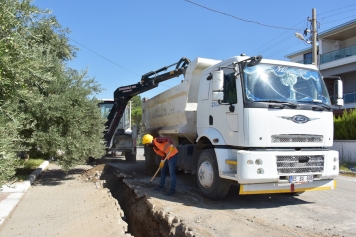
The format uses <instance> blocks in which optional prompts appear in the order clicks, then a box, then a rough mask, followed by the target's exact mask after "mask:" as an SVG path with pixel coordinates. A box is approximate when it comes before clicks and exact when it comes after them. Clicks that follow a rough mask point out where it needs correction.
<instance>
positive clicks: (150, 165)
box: [144, 146, 158, 172]
mask: <svg viewBox="0 0 356 237" xmlns="http://www.w3.org/2000/svg"><path fill="white" fill-rule="evenodd" d="M144 151H145V164H146V169H147V171H149V172H154V171H155V170H156V169H157V168H158V164H157V163H156V153H155V152H154V150H153V148H152V147H150V146H145V147H144Z"/></svg>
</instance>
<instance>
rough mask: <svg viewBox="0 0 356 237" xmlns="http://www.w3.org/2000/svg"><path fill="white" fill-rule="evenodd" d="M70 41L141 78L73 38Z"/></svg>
mask: <svg viewBox="0 0 356 237" xmlns="http://www.w3.org/2000/svg"><path fill="white" fill-rule="evenodd" d="M67 37H68V36H67ZM68 39H70V40H72V41H74V42H75V43H77V44H79V45H80V46H82V47H84V48H86V49H87V50H89V51H90V52H92V53H94V54H96V55H98V56H99V57H101V58H103V59H105V60H106V61H108V62H111V63H112V64H114V65H116V66H118V67H120V68H122V69H124V70H126V71H128V72H131V73H133V74H135V75H138V76H141V75H139V74H137V73H136V72H133V71H131V70H129V69H127V68H125V67H123V66H121V65H119V64H117V63H115V62H113V61H111V60H110V59H108V58H106V57H104V56H102V55H100V54H98V53H97V52H95V51H94V50H91V49H90V48H88V47H86V46H85V45H83V44H81V43H79V42H78V41H76V40H74V39H72V38H70V37H68Z"/></svg>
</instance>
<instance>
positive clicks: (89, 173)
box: [80, 164, 105, 183]
mask: <svg viewBox="0 0 356 237" xmlns="http://www.w3.org/2000/svg"><path fill="white" fill-rule="evenodd" d="M104 167H105V165H104V164H101V165H97V166H95V167H94V168H92V169H89V170H86V171H84V172H83V173H82V174H81V176H80V177H81V178H82V179H83V180H85V181H89V182H93V183H96V182H98V181H99V180H100V177H101V175H102V173H103V170H104Z"/></svg>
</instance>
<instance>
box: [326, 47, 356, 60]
mask: <svg viewBox="0 0 356 237" xmlns="http://www.w3.org/2000/svg"><path fill="white" fill-rule="evenodd" d="M353 55H356V45H352V46H349V47H346V48H343V49H340V50H335V51H332V52H329V53H325V54H322V55H320V64H323V63H327V62H331V61H335V60H338V59H341V58H346V57H350V56H353Z"/></svg>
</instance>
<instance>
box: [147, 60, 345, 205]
mask: <svg viewBox="0 0 356 237" xmlns="http://www.w3.org/2000/svg"><path fill="white" fill-rule="evenodd" d="M335 88H336V89H335V93H336V94H335V95H334V99H335V104H336V105H342V104H343V100H342V82H341V80H335ZM331 106H332V103H331V101H330V97H329V93H328V90H327V88H326V86H325V83H324V80H323V77H322V76H321V74H320V72H319V71H318V69H317V67H316V66H315V65H303V64H297V63H292V62H286V61H277V60H268V59H262V57H261V56H256V57H247V56H245V55H241V56H235V57H232V58H229V59H227V60H224V61H220V60H212V59H206V58H197V59H195V60H194V61H192V62H190V63H189V65H188V67H187V68H186V70H185V73H184V80H182V82H181V83H180V84H178V85H177V86H175V87H173V88H171V89H169V90H167V91H164V92H163V93H161V94H158V95H156V96H155V97H153V98H151V99H146V98H144V99H143V103H142V111H143V112H142V122H143V125H144V133H149V134H151V135H153V136H154V137H156V136H169V137H171V138H172V139H173V141H174V144H175V146H176V147H177V148H178V150H179V152H178V161H177V168H180V169H184V170H185V171H186V172H191V173H193V174H196V175H197V183H198V186H199V189H200V191H201V192H202V194H203V195H204V196H206V197H208V198H210V199H222V198H224V197H225V196H226V194H227V193H228V190H229V187H230V185H231V184H232V183H238V184H239V185H240V191H239V193H240V194H266V193H297V192H304V191H309V190H330V189H334V188H335V185H336V183H335V182H336V181H335V177H336V176H337V175H338V173H339V154H338V152H337V151H334V150H330V147H332V145H333V112H332V107H331ZM145 159H146V165H147V168H148V169H157V167H158V162H159V157H157V155H155V153H154V152H153V150H152V148H151V147H145Z"/></svg>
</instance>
